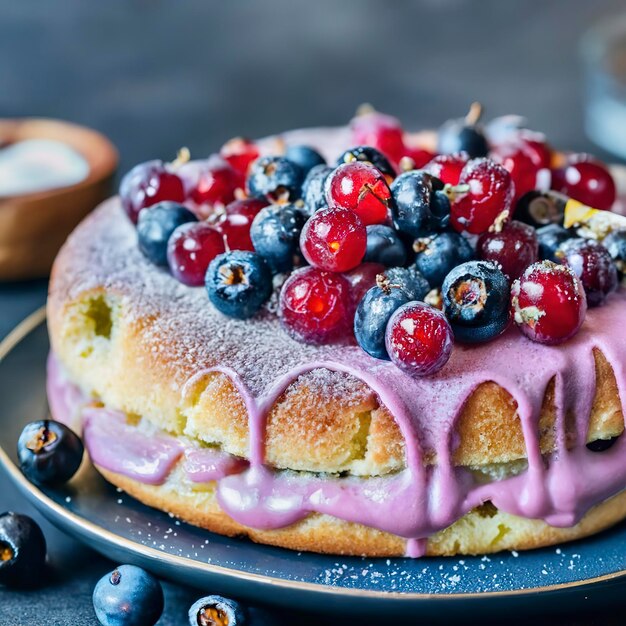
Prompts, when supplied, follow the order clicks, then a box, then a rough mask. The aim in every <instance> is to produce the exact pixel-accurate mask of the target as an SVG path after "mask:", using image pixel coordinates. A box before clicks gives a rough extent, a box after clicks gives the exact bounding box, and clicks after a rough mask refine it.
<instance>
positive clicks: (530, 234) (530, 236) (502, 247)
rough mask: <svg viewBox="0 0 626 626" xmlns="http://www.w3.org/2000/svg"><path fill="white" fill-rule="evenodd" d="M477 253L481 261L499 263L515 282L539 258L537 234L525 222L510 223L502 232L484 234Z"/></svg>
mask: <svg viewBox="0 0 626 626" xmlns="http://www.w3.org/2000/svg"><path fill="white" fill-rule="evenodd" d="M476 252H477V254H478V258H479V259H482V260H483V261H493V262H494V263H497V264H498V265H500V267H501V269H502V271H503V272H504V273H505V274H506V276H507V277H508V278H509V280H514V279H515V278H519V276H520V275H521V273H522V272H523V271H524V270H525V269H526V268H527V267H528V266H529V265H531V264H533V263H534V262H535V261H536V260H537V258H538V254H539V243H538V241H537V233H536V232H535V229H534V228H533V227H532V226H529V225H528V224H524V223H523V222H517V221H513V222H509V223H508V224H505V225H504V227H503V228H502V230H496V231H495V232H486V233H483V234H482V235H481V236H480V238H479V240H478V243H477V245H476Z"/></svg>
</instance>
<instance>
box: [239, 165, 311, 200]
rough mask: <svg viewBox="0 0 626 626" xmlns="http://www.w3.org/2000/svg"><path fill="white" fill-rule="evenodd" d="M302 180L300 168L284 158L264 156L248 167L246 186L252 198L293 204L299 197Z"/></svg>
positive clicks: (302, 175) (302, 174)
mask: <svg viewBox="0 0 626 626" xmlns="http://www.w3.org/2000/svg"><path fill="white" fill-rule="evenodd" d="M303 180H304V173H303V172H302V170H301V168H300V166H298V165H296V164H295V163H292V162H291V161H290V160H289V159H286V158H285V157H278V156H266V157H261V158H260V159H257V160H256V161H255V162H254V163H253V164H252V165H251V166H250V169H249V171H248V178H247V180H246V186H247V188H248V193H249V194H250V195H251V196H252V197H254V198H266V199H267V200H269V201H270V202H293V201H295V200H297V199H298V198H299V197H300V192H301V189H300V188H301V186H302V182H303Z"/></svg>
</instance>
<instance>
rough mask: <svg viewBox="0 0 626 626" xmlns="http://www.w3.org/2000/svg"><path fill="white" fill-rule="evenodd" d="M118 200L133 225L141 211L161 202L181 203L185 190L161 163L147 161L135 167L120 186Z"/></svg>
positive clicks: (181, 183) (179, 180)
mask: <svg viewBox="0 0 626 626" xmlns="http://www.w3.org/2000/svg"><path fill="white" fill-rule="evenodd" d="M120 199H121V201H122V206H123V207H124V210H125V211H126V214H127V215H128V217H129V218H130V220H131V222H132V223H133V224H136V223H137V220H138V218H139V213H140V212H141V210H142V209H144V208H146V207H149V206H152V205H153V204H156V203H157V202H161V201H162V200H172V201H173V202H183V200H185V189H184V185H183V181H182V180H181V179H180V177H179V176H178V175H177V174H176V173H174V172H173V171H171V170H170V169H169V168H168V166H166V165H165V164H164V163H163V161H148V162H147V163H140V164H139V165H135V167H133V169H132V170H130V172H128V173H127V174H126V175H125V176H124V178H122V183H121V184H120Z"/></svg>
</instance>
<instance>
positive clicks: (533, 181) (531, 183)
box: [490, 142, 542, 200]
mask: <svg viewBox="0 0 626 626" xmlns="http://www.w3.org/2000/svg"><path fill="white" fill-rule="evenodd" d="M490 157H491V158H492V159H493V160H494V161H496V162H497V163H500V164H501V165H502V166H503V167H504V168H505V169H506V170H507V171H508V172H509V174H511V180H512V181H513V184H514V186H515V198H514V200H515V199H517V198H520V197H521V196H523V195H524V194H525V193H527V192H529V191H533V190H534V189H536V187H537V176H538V175H539V171H540V170H541V168H542V166H541V163H539V162H537V161H536V160H535V159H533V153H532V152H530V151H527V150H526V149H525V145H524V144H523V143H522V142H512V143H506V144H501V145H499V146H497V147H496V148H494V150H492V152H491V153H490Z"/></svg>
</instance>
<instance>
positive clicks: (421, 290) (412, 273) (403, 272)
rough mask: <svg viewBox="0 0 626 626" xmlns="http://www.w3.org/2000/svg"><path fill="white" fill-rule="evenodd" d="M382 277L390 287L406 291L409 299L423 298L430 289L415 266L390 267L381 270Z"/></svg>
mask: <svg viewBox="0 0 626 626" xmlns="http://www.w3.org/2000/svg"><path fill="white" fill-rule="evenodd" d="M383 279H385V280H386V281H387V283H388V284H389V286H390V287H391V288H394V287H399V288H400V289H402V290H403V291H404V292H406V293H407V294H408V295H409V299H410V300H423V299H424V298H425V297H426V294H427V293H428V292H429V291H430V285H429V284H428V281H427V280H426V279H425V278H424V277H423V276H422V275H421V274H420V273H419V271H418V270H417V269H416V268H415V267H391V268H389V269H386V270H385V271H384V272H383Z"/></svg>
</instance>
